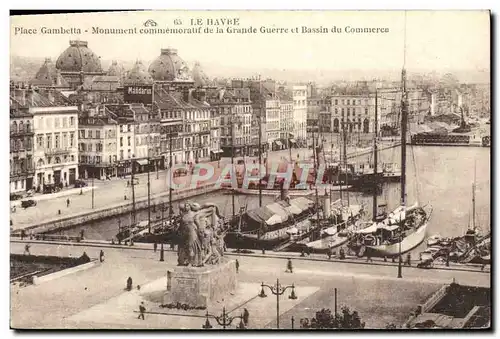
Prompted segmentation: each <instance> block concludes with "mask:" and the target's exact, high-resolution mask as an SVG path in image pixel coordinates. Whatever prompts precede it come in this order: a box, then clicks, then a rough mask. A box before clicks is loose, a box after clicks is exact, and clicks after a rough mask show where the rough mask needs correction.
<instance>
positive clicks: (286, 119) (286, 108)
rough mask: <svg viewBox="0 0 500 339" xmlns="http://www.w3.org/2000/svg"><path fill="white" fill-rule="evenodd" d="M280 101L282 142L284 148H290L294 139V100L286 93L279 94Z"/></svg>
mask: <svg viewBox="0 0 500 339" xmlns="http://www.w3.org/2000/svg"><path fill="white" fill-rule="evenodd" d="M278 97H279V100H280V140H281V143H282V144H283V148H289V147H290V143H291V141H290V140H292V141H295V139H294V138H293V127H294V123H293V99H292V96H291V95H289V94H288V93H286V92H284V91H280V92H278Z"/></svg>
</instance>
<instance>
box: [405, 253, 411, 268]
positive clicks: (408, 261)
mask: <svg viewBox="0 0 500 339" xmlns="http://www.w3.org/2000/svg"><path fill="white" fill-rule="evenodd" d="M406 265H408V266H411V253H410V252H408V254H407V255H406Z"/></svg>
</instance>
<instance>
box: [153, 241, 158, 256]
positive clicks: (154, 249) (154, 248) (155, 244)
mask: <svg viewBox="0 0 500 339" xmlns="http://www.w3.org/2000/svg"><path fill="white" fill-rule="evenodd" d="M157 249H158V244H157V243H156V241H155V242H154V244H153V251H154V252H155V253H156V250H157Z"/></svg>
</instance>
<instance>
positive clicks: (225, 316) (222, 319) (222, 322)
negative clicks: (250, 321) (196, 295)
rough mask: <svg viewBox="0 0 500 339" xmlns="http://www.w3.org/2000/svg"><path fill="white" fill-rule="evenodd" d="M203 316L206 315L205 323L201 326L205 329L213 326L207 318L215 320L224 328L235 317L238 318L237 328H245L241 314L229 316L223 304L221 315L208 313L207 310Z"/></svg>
mask: <svg viewBox="0 0 500 339" xmlns="http://www.w3.org/2000/svg"><path fill="white" fill-rule="evenodd" d="M205 316H206V320H205V324H204V325H203V326H202V328H203V329H205V330H209V329H211V328H213V326H212V325H211V324H210V320H209V318H212V319H214V320H215V321H216V322H217V324H219V325H220V326H222V328H223V329H226V327H227V326H230V325H231V324H232V322H233V321H234V320H235V319H240V323H239V325H238V328H239V329H245V323H244V322H243V315H236V316H230V315H229V314H228V313H226V307H225V306H224V307H223V308H222V315H219V316H216V315H213V314H209V313H208V311H207V313H206V315H205Z"/></svg>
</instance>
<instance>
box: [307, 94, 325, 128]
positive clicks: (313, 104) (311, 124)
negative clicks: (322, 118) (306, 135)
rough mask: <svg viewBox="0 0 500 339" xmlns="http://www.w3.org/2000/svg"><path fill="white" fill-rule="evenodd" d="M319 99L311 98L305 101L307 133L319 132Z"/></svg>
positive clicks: (320, 99)
mask: <svg viewBox="0 0 500 339" xmlns="http://www.w3.org/2000/svg"><path fill="white" fill-rule="evenodd" d="M322 100H323V99H322V98H321V97H311V98H308V99H307V121H306V125H307V131H312V130H313V129H314V131H315V132H317V131H318V130H319V112H320V111H321V101H322Z"/></svg>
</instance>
